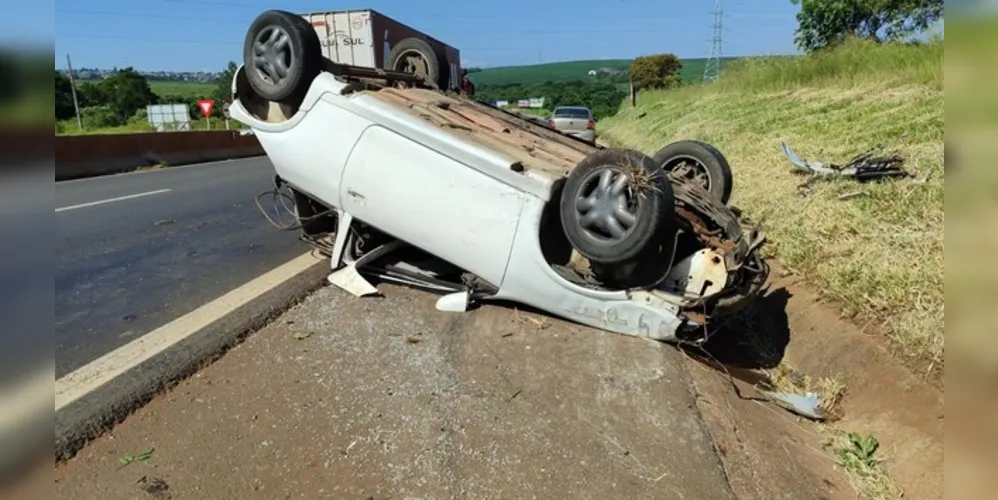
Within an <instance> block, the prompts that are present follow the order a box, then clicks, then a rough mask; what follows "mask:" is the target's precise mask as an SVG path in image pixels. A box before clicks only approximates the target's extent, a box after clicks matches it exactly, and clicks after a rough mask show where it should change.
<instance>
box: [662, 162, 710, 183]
mask: <svg viewBox="0 0 998 500" xmlns="http://www.w3.org/2000/svg"><path fill="white" fill-rule="evenodd" d="M663 167H664V168H665V170H666V171H667V172H672V174H673V176H675V177H679V178H681V179H683V180H684V181H687V182H691V183H693V184H695V185H697V186H700V187H702V188H703V189H704V190H705V191H710V186H711V183H712V181H713V179H711V178H710V171H709V170H707V166H706V165H704V164H703V163H702V162H701V161H699V160H697V159H696V158H693V157H690V156H677V157H674V158H670V159H669V161H667V162H665V165H663Z"/></svg>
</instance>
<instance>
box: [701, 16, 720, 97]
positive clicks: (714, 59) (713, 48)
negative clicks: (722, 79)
mask: <svg viewBox="0 0 998 500" xmlns="http://www.w3.org/2000/svg"><path fill="white" fill-rule="evenodd" d="M711 13H712V14H713V15H714V24H713V26H711V33H712V37H711V41H710V56H708V57H707V64H706V66H704V68H703V81H704V82H706V83H710V82H713V81H714V80H717V77H718V75H720V73H721V58H722V57H724V56H723V55H722V54H723V50H722V42H721V33H722V32H723V30H724V25H723V20H724V8H723V6H722V5H721V0H714V10H713V11H712V12H711Z"/></svg>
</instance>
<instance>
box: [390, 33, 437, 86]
mask: <svg viewBox="0 0 998 500" xmlns="http://www.w3.org/2000/svg"><path fill="white" fill-rule="evenodd" d="M412 56H418V57H420V58H421V59H422V60H423V64H425V68H414V67H412V66H411V65H410V63H409V61H407V58H409V57H412ZM444 60H445V58H444V57H443V56H442V55H441V54H438V53H437V51H436V50H433V47H432V46H430V44H429V43H427V42H426V41H425V40H422V39H419V38H405V39H403V40H401V41H400V42H399V43H397V44H395V46H394V47H392V50H391V52H389V53H388V64H387V66H388V68H387V69H390V70H393V71H402V72H405V73H414V74H419V75H422V76H423V77H424V78H425V79H426V80H427V81H429V82H432V83H434V84H436V85H437V86H438V87H439V88H441V89H446V88H448V87H449V85H450V83H451V82H450V74H449V73H448V72H447V71H445V70H444V68H443V66H442V65H441V64H442V62H443V61H444Z"/></svg>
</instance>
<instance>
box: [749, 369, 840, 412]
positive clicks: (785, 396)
mask: <svg viewBox="0 0 998 500" xmlns="http://www.w3.org/2000/svg"><path fill="white" fill-rule="evenodd" d="M760 385H761V387H757V389H758V390H759V392H760V393H762V394H763V395H764V396H766V397H767V398H769V399H770V400H771V401H774V402H775V403H777V404H778V405H780V406H781V407H783V408H785V409H787V410H789V411H791V412H793V413H796V414H798V415H800V416H803V417H807V418H810V419H813V420H837V419H839V418H840V417H841V415H840V413H839V403H841V401H842V397H843V396H844V395H845V385H844V384H842V383H841V382H839V381H838V380H837V379H834V378H820V379H817V380H815V379H812V378H811V377H810V376H808V375H804V374H802V373H800V372H798V371H796V370H794V369H793V368H791V367H790V366H788V365H787V364H786V363H781V364H780V365H779V366H777V367H776V368H774V369H772V370H769V371H768V372H767V377H766V380H764V381H762V382H760Z"/></svg>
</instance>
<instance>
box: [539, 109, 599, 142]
mask: <svg viewBox="0 0 998 500" xmlns="http://www.w3.org/2000/svg"><path fill="white" fill-rule="evenodd" d="M548 124H549V125H550V126H551V128H553V129H555V130H557V131H559V132H562V133H564V134H568V135H572V136H575V137H578V138H580V139H582V140H584V141H586V142H589V143H592V144H596V120H595V119H594V118H593V113H592V111H589V108H587V107H584V106H558V107H556V108H554V110H553V111H551V117H550V118H549V119H548Z"/></svg>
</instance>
